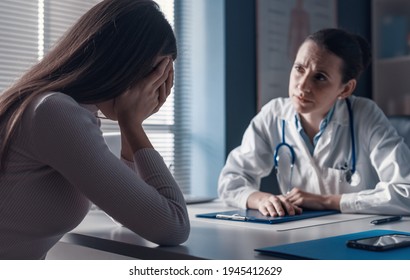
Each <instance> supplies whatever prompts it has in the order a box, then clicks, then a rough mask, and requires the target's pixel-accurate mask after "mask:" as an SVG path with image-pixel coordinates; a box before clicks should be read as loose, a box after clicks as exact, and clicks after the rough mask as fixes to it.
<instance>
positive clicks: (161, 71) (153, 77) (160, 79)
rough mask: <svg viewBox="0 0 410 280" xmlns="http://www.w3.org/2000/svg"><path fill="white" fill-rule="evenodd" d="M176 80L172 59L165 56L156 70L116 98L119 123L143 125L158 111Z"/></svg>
mask: <svg viewBox="0 0 410 280" xmlns="http://www.w3.org/2000/svg"><path fill="white" fill-rule="evenodd" d="M173 80H174V69H173V63H172V59H171V58H170V57H166V58H164V59H163V60H162V61H161V62H160V63H159V65H158V66H157V67H156V68H155V70H154V71H153V72H152V73H151V74H149V75H148V76H147V77H146V78H144V79H142V80H141V81H140V82H138V83H137V84H136V85H135V86H134V87H132V88H130V89H129V90H127V91H126V92H124V93H123V94H121V95H120V96H119V97H117V98H116V99H115V104H114V110H115V112H116V115H117V118H118V123H119V125H120V127H121V126H123V125H125V124H130V125H141V124H142V122H143V121H144V120H145V119H146V118H148V117H149V116H151V115H152V114H154V113H156V112H158V110H159V109H160V108H161V106H162V105H163V104H164V103H165V101H166V99H167V97H168V95H169V94H170V93H171V88H172V86H173Z"/></svg>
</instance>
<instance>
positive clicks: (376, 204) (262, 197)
mask: <svg viewBox="0 0 410 280" xmlns="http://www.w3.org/2000/svg"><path fill="white" fill-rule="evenodd" d="M369 62H370V50H369V45H368V44H367V42H366V41H365V40H364V39H363V38H362V37H359V36H357V35H353V34H350V33H348V32H346V31H343V30H340V29H324V30H320V31H318V32H316V33H314V34H312V35H310V36H308V37H307V39H306V40H305V41H304V43H303V44H302V45H301V46H300V48H299V51H298V53H297V56H296V59H295V62H294V65H293V68H292V70H291V73H290V82H289V98H276V99H273V100H271V101H270V102H269V103H268V104H266V105H265V106H264V107H263V108H262V110H261V111H260V112H259V113H258V114H257V115H256V116H255V117H254V119H253V120H252V121H251V123H250V125H249V127H248V128H247V130H246V131H245V134H244V136H243V140H242V144H241V145H240V146H239V147H237V148H235V149H234V150H233V151H232V152H231V153H230V154H229V156H228V158H227V161H226V165H225V166H224V168H223V169H222V172H221V175H220V178H219V186H218V191H219V195H220V197H221V198H222V199H223V200H224V201H225V202H226V203H227V204H229V205H231V206H236V207H240V208H251V209H258V210H259V211H260V212H261V213H262V214H264V215H270V216H284V215H286V214H289V215H295V214H298V213H301V212H302V208H310V209H336V210H340V211H341V212H343V213H375V214H376V213H377V214H399V215H403V214H407V215H409V214H410V149H409V147H408V146H406V144H405V143H404V142H403V139H402V138H401V137H400V136H398V134H397V132H396V131H395V129H394V128H393V127H392V126H391V125H390V123H389V121H388V119H387V118H386V116H385V115H384V114H383V113H382V111H381V110H380V109H379V108H378V107H377V105H376V104H375V103H374V102H373V101H371V100H370V99H366V98H360V97H355V96H352V93H353V91H354V89H355V87H356V84H357V81H358V79H359V76H360V74H361V73H362V71H363V70H364V69H365V68H366V67H367V65H368V64H369ZM273 169H274V170H275V171H276V174H277V178H278V182H279V185H280V189H281V193H282V194H281V195H273V194H270V193H265V192H261V191H259V188H260V181H261V178H262V177H265V176H267V175H269V174H270V173H271V171H272V170H273Z"/></svg>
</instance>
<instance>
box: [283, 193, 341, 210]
mask: <svg viewBox="0 0 410 280" xmlns="http://www.w3.org/2000/svg"><path fill="white" fill-rule="evenodd" d="M341 197H342V196H341V195H320V194H313V193H309V192H305V191H302V190H300V189H298V188H293V189H292V190H291V191H290V192H289V193H288V194H287V195H286V198H287V200H288V201H289V202H290V203H292V204H293V205H297V206H299V207H303V208H309V209H315V210H324V209H332V210H340V199H341Z"/></svg>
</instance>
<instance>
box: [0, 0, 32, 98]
mask: <svg viewBox="0 0 410 280" xmlns="http://www.w3.org/2000/svg"><path fill="white" fill-rule="evenodd" d="M37 23H38V3H37V1H24V0H1V1H0V92H1V91H3V90H4V89H5V88H7V87H8V86H10V84H11V83H12V82H14V81H15V80H16V79H17V78H18V77H19V76H20V75H21V74H22V73H23V72H24V71H25V70H26V69H28V68H29V67H30V66H31V65H32V64H33V63H35V62H36V61H37V55H38V24H37Z"/></svg>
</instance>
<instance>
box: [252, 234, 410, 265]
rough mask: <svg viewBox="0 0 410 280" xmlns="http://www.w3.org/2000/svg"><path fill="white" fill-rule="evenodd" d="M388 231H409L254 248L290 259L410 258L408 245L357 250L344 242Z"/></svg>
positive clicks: (266, 253)
mask: <svg viewBox="0 0 410 280" xmlns="http://www.w3.org/2000/svg"><path fill="white" fill-rule="evenodd" d="M390 233H401V234H409V232H401V231H394V230H369V231H363V232H356V233H352V234H345V235H338V236H333V237H328V238H322V239H315V240H309V241H303V242H297V243H290V244H285V245H279V246H272V247H264V248H258V249H255V251H257V252H259V253H261V254H265V255H270V256H274V257H279V258H283V259H290V260H410V247H403V248H398V249H394V250H388V251H383V252H381V251H380V252H378V251H367V250H358V249H354V248H349V247H347V246H346V242H347V241H348V240H351V239H358V238H365V237H371V236H377V235H382V234H390Z"/></svg>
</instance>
